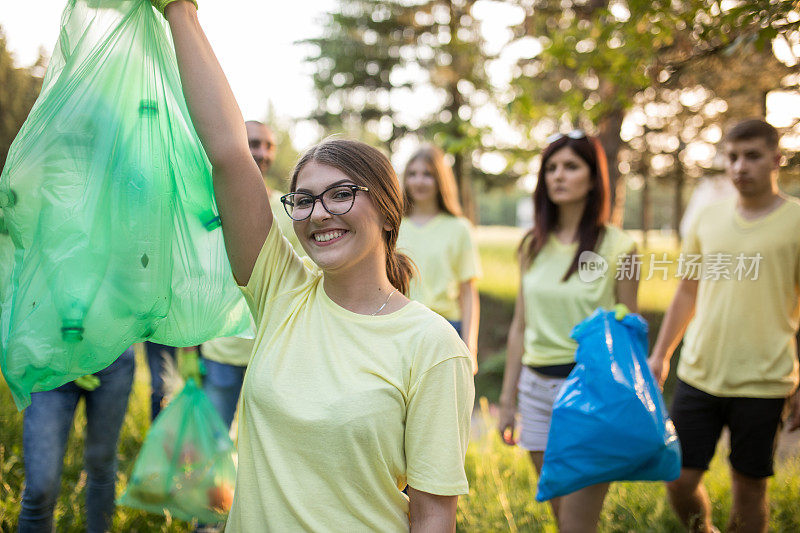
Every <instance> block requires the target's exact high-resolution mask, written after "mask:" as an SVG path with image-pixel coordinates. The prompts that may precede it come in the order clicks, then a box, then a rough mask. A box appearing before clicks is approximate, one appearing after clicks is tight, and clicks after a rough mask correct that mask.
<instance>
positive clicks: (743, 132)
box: [725, 118, 780, 150]
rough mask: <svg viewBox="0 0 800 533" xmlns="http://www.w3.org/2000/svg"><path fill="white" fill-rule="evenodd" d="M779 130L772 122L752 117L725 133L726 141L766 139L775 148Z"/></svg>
mask: <svg viewBox="0 0 800 533" xmlns="http://www.w3.org/2000/svg"><path fill="white" fill-rule="evenodd" d="M779 137H780V135H779V134H778V130H776V129H775V127H774V126H772V125H771V124H767V123H766V122H764V121H763V120H761V119H760V118H751V119H748V120H743V121H742V122H739V123H738V124H736V125H735V126H734V127H732V128H731V129H730V130H728V134H727V135H725V141H726V142H732V141H749V140H750V139H764V142H766V143H767V146H769V147H770V148H772V149H773V150H777V148H778V138H779Z"/></svg>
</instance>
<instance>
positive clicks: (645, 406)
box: [536, 309, 681, 502]
mask: <svg viewBox="0 0 800 533" xmlns="http://www.w3.org/2000/svg"><path fill="white" fill-rule="evenodd" d="M572 338H573V339H575V340H576V341H578V351H577V353H576V354H575V361H576V363H577V364H576V365H575V368H574V369H573V370H572V372H571V373H570V375H569V377H568V378H567V380H566V382H565V383H564V385H563V386H562V388H561V391H560V392H559V395H558V397H557V398H556V401H555V403H554V405H553V417H552V421H551V423H550V433H549V436H548V439H547V448H546V450H545V452H544V465H543V467H542V474H541V476H540V477H539V487H538V490H537V494H536V500H537V501H540V502H543V501H547V500H549V499H551V498H556V497H558V496H562V495H564V494H569V493H571V492H575V491H576V490H579V489H581V488H583V487H588V486H589V485H595V484H597V483H604V482H608V481H672V480H675V479H677V478H678V476H679V475H680V470H681V451H680V443H679V442H678V436H677V435H676V433H675V427H674V425H673V424H672V421H671V420H670V419H669V417H668V416H667V410H666V407H665V406H664V399H663V397H662V396H661V391H660V390H659V388H658V385H656V382H655V379H654V378H653V375H652V374H651V373H650V370H649V368H648V367H647V322H645V320H644V319H643V318H642V317H641V316H639V315H633V314H630V315H628V316H626V317H625V318H624V319H623V320H622V321H617V320H616V319H615V318H614V311H605V310H604V309H597V310H596V311H595V312H594V313H593V314H592V316H590V317H589V318H587V319H586V320H584V321H583V322H581V323H580V324H578V325H577V326H575V329H573V330H572Z"/></svg>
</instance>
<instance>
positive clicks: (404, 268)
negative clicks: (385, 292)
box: [386, 249, 416, 296]
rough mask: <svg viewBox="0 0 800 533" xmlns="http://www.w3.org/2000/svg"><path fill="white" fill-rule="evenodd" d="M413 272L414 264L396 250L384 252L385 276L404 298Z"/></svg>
mask: <svg viewBox="0 0 800 533" xmlns="http://www.w3.org/2000/svg"><path fill="white" fill-rule="evenodd" d="M415 271H416V267H415V266H414V262H413V261H412V260H411V259H410V258H409V257H408V256H407V255H406V254H402V253H400V252H398V251H397V250H388V249H387V250H386V276H387V277H388V278H389V282H390V283H391V284H392V285H393V286H394V287H395V288H396V289H397V290H398V291H400V292H402V293H403V294H405V295H406V296H408V288H409V284H410V283H411V278H412V277H413V276H414V272H415Z"/></svg>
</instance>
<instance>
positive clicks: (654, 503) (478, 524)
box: [0, 228, 800, 533]
mask: <svg viewBox="0 0 800 533" xmlns="http://www.w3.org/2000/svg"><path fill="white" fill-rule="evenodd" d="M518 239H519V232H518V231H516V230H514V229H508V228H502V229H498V228H488V229H484V228H481V231H480V232H479V240H480V246H481V255H482V259H483V269H484V278H483V279H482V280H481V284H480V288H481V291H482V293H483V295H488V296H489V297H490V298H491V299H493V300H492V301H496V302H497V303H496V305H497V306H498V307H497V308H496V309H495V310H494V311H492V312H497V313H499V309H500V308H501V307H502V308H503V309H504V311H503V313H506V314H505V315H503V316H507V313H508V307H509V306H510V305H513V299H514V295H515V294H516V290H517V283H518V272H517V266H516V264H515V262H514V248H515V247H516V244H517V243H518ZM665 251H667V252H668V253H674V252H669V251H668V250H665ZM668 283H669V282H660V281H659V280H655V281H654V280H651V282H644V283H643V284H642V297H643V299H645V301H647V300H646V299H647V298H650V299H651V300H652V306H653V307H652V308H651V307H648V309H653V310H663V308H664V307H665V305H666V303H668V301H669V298H670V297H671V292H669V291H670V287H669V284H668ZM647 305H650V304H647ZM644 306H645V304H643V307H644ZM492 319H493V317H492V316H489V315H487V314H484V320H486V321H491V320H492ZM498 322H499V323H497V324H495V326H494V327H495V328H496V329H498V330H502V328H503V327H505V328H507V324H505V325H503V324H502V323H500V322H501V321H498ZM498 335H499V336H502V333H499V334H498ZM498 342H499V341H498ZM492 364H494V365H496V366H497V365H502V359H501V358H495V359H493V360H492V361H489V362H487V365H492ZM146 368H147V366H146V364H144V361H143V358H142V354H141V353H138V354H137V372H136V379H135V382H134V391H133V394H132V396H131V401H130V408H129V412H128V415H127V418H126V420H125V423H124V426H123V429H122V435H121V442H120V447H119V460H120V467H119V479H118V487H117V490H118V494H120V493H121V492H122V490H123V488H124V486H125V484H126V482H127V478H128V476H129V475H130V473H131V471H132V469H133V462H134V460H135V458H136V454H137V453H138V450H139V448H140V446H141V443H142V440H143V439H144V436H145V434H146V432H147V428H148V424H149V420H148V402H149V376H148V375H147V370H146ZM497 372H500V375H502V366H500V367H499V368H498V369H495V371H494V374H492V372H488V369H487V370H484V371H482V374H485V373H488V374H490V375H495V376H496V375H497ZM479 383H481V382H480V380H479ZM480 391H481V389H479V394H480ZM493 409H494V408H493V406H491V405H490V404H489V403H488V402H487V401H486V400H483V401H481V402H480V405H479V406H478V409H477V410H476V413H475V416H474V419H473V436H472V439H471V442H470V445H469V448H468V451H467V463H466V464H467V473H468V476H469V480H470V494H469V496H467V497H462V498H460V499H459V506H458V530H459V531H479V532H484V531H486V532H494V531H532V532H535V531H545V532H548V531H556V528H555V523H554V521H553V519H552V517H551V516H550V513H549V508H548V507H547V506H546V505H545V504H538V503H536V502H535V500H534V495H535V487H536V475H535V473H534V471H533V469H532V467H531V465H530V462H529V460H528V458H527V457H526V455H525V453H524V452H523V451H521V450H520V449H519V448H512V447H508V446H505V445H504V444H502V443H501V442H500V439H499V438H498V437H497V435H496V432H495V431H493V428H494V425H495V423H494V418H493V414H492V413H493ZM83 426H84V418H83V413H82V408H81V407H79V413H78V415H77V417H76V421H75V428H76V430H75V431H73V434H72V435H71V437H70V442H69V446H68V451H67V455H66V458H65V464H64V473H63V477H62V490H61V496H60V498H59V501H58V504H57V507H56V520H57V524H58V525H57V530H58V531H59V532H62V531H63V532H73V531H83V530H84V529H85V525H84V517H83V511H82V509H83V501H84V493H85V477H84V475H83V474H82V472H81V463H82V454H81V450H82V449H83V446H82V440H83V436H82V428H83ZM724 457H725V453H724V450H721V451H720V452H719V453H718V454H717V457H716V458H715V460H714V462H713V464H712V469H711V471H710V473H709V475H708V479H707V486H708V489H709V492H710V494H711V498H712V500H713V502H714V503H713V513H714V521H715V523H716V524H717V526H718V527H720V528H721V529H722V530H723V531H724V525H725V520H726V517H727V513H728V511H729V509H730V486H729V482H728V472H727V466H726V463H725V459H724ZM777 471H778V474H777V476H776V477H775V478H774V479H773V480H772V481H771V497H772V503H771V505H772V516H771V523H770V529H771V531H777V532H790V531H800V505H798V502H800V462H798V460H797V458H796V457H794V454H793V453H791V454H789V455H788V456H786V457H784V458H783V459H782V460H781V462H780V463H779V465H778V469H777ZM23 478H24V471H23V464H22V415H21V414H20V413H17V411H16V409H15V408H14V405H13V402H12V400H11V396H10V393H9V391H8V388H7V387H6V386H5V384H4V383H0V531H2V532H5V531H15V530H16V525H17V516H18V514H19V509H20V498H21V492H22V486H23ZM113 530H114V531H123V532H128V531H131V532H142V533H144V532H159V531H169V532H183V531H190V530H191V527H190V525H189V524H186V523H184V522H180V521H175V520H170V519H169V518H165V517H163V516H156V515H151V514H147V513H144V512H142V511H136V510H133V509H129V508H122V507H120V508H118V510H117V513H116V515H115V521H114V527H113ZM601 531H604V532H632V531H635V532H640V531H641V532H673V531H681V528H680V527H679V525H678V523H677V521H676V520H675V518H674V516H673V514H672V512H671V511H670V509H669V506H668V505H667V502H666V497H665V493H664V488H663V485H662V484H661V483H617V484H614V485H613V486H612V489H611V491H610V493H609V497H608V498H607V500H606V505H605V508H604V511H603V515H602V524H601Z"/></svg>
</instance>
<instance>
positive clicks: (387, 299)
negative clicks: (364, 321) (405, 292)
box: [370, 289, 397, 316]
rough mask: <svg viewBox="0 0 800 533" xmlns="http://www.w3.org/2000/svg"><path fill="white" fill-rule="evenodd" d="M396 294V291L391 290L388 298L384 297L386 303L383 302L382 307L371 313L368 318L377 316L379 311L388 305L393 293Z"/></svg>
mask: <svg viewBox="0 0 800 533" xmlns="http://www.w3.org/2000/svg"><path fill="white" fill-rule="evenodd" d="M396 292H397V289H395V290H393V291H392V292H390V293H389V296H387V297H386V301H385V302H383V305H382V306H380V307H379V308H378V310H377V311H375V312H374V313H372V314H371V315H370V316H375V315H377V314H378V313H380V312H381V311H383V308H384V307H386V304H388V303H389V298H391V297H392V294H394V293H396Z"/></svg>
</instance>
